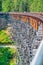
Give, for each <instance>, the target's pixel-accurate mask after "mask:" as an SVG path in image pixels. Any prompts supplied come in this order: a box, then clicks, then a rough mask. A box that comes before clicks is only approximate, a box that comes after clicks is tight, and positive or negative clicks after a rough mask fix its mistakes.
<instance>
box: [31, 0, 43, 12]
mask: <svg viewBox="0 0 43 65" xmlns="http://www.w3.org/2000/svg"><path fill="white" fill-rule="evenodd" d="M30 11H31V12H43V0H33V3H32V4H31V6H30Z"/></svg>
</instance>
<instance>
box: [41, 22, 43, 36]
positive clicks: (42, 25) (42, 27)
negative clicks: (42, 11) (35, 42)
mask: <svg viewBox="0 0 43 65" xmlns="http://www.w3.org/2000/svg"><path fill="white" fill-rule="evenodd" d="M41 24H42V36H43V23H41Z"/></svg>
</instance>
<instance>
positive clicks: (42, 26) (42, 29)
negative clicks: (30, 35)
mask: <svg viewBox="0 0 43 65" xmlns="http://www.w3.org/2000/svg"><path fill="white" fill-rule="evenodd" d="M42 36H43V23H42Z"/></svg>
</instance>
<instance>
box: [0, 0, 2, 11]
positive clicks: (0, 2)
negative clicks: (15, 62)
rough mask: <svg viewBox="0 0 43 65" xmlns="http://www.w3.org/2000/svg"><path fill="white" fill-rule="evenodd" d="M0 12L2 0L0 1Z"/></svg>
mask: <svg viewBox="0 0 43 65" xmlns="http://www.w3.org/2000/svg"><path fill="white" fill-rule="evenodd" d="M0 11H2V0H0Z"/></svg>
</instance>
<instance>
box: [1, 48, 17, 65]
mask: <svg viewBox="0 0 43 65" xmlns="http://www.w3.org/2000/svg"><path fill="white" fill-rule="evenodd" d="M17 56H18V52H17V49H15V48H12V49H11V48H0V65H15V64H16V61H17Z"/></svg>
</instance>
